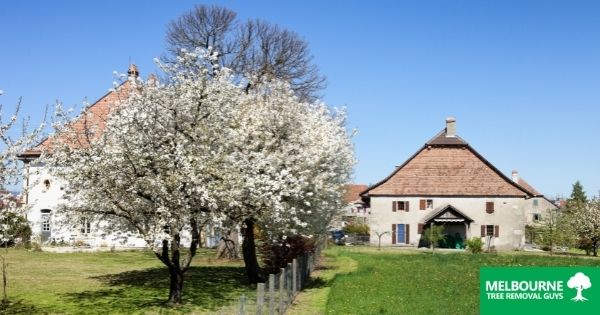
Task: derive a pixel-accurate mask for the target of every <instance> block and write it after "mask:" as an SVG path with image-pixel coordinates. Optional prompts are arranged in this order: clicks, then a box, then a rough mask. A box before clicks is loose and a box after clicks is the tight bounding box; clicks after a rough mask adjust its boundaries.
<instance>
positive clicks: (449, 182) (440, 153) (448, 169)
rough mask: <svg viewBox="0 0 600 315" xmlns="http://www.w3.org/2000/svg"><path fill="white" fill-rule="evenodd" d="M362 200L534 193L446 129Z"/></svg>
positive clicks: (369, 189)
mask: <svg viewBox="0 0 600 315" xmlns="http://www.w3.org/2000/svg"><path fill="white" fill-rule="evenodd" d="M361 195H363V196H374V195H390V196H402V195H403V196H490V197H499V196H515V197H517V196H518V197H533V196H534V195H535V193H534V192H533V191H531V190H529V189H528V188H527V187H522V186H520V185H519V184H517V183H515V182H513V181H512V180H511V179H509V178H508V177H506V176H505V175H504V174H502V173H501V172H500V171H499V170H498V169H496V168H495V167H494V166H493V165H492V164H491V163H489V162H488V161H487V160H486V159H485V158H483V157H482V156H481V155H480V154H479V153H477V152H476V151H475V150H474V149H473V148H471V146H470V145H468V144H467V143H466V142H465V141H464V140H462V139H461V138H460V137H458V136H456V137H446V131H445V129H444V130H442V132H440V133H439V134H437V135H436V136H435V137H434V138H432V139H431V140H430V141H428V142H427V143H426V144H425V145H424V146H423V147H422V148H421V149H420V150H419V151H418V152H417V153H415V155H413V156H412V157H411V158H409V159H408V160H407V161H406V162H405V163H404V164H403V165H401V166H399V167H398V168H397V169H396V170H395V171H394V172H393V173H392V174H391V175H390V176H388V177H387V178H385V179H384V180H382V181H380V182H379V183H377V184H375V185H373V186H371V187H370V188H368V189H367V190H365V191H363V192H362V194H361Z"/></svg>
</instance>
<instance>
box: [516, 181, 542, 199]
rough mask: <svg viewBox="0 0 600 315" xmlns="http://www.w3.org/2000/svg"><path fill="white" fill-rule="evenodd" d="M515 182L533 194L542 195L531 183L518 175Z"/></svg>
mask: <svg viewBox="0 0 600 315" xmlns="http://www.w3.org/2000/svg"><path fill="white" fill-rule="evenodd" d="M517 184H519V186H521V187H523V188H525V189H527V190H528V191H529V192H531V193H532V194H533V195H535V196H541V195H542V194H540V193H539V192H538V191H537V190H535V188H533V187H532V186H531V185H529V183H528V182H526V181H525V180H524V179H522V178H520V177H519V181H518V182H517Z"/></svg>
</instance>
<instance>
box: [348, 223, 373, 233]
mask: <svg viewBox="0 0 600 315" xmlns="http://www.w3.org/2000/svg"><path fill="white" fill-rule="evenodd" d="M342 230H343V231H344V233H346V234H362V235H365V234H370V229H369V225H368V224H364V223H360V222H350V223H348V224H346V226H344V228H343V229H342Z"/></svg>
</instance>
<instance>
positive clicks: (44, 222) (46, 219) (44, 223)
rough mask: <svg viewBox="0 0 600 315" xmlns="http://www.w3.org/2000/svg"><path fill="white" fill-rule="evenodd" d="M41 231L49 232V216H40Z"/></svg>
mask: <svg viewBox="0 0 600 315" xmlns="http://www.w3.org/2000/svg"><path fill="white" fill-rule="evenodd" d="M42 231H43V232H49V231H50V215H48V214H44V215H42Z"/></svg>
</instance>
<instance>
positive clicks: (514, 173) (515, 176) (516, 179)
mask: <svg viewBox="0 0 600 315" xmlns="http://www.w3.org/2000/svg"><path fill="white" fill-rule="evenodd" d="M512 180H513V182H515V183H517V184H518V183H519V172H517V171H512Z"/></svg>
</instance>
